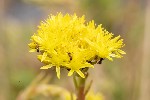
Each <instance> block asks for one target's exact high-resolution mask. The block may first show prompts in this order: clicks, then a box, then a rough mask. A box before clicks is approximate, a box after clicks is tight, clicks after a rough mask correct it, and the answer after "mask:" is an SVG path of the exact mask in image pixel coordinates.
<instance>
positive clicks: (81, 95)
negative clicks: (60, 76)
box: [77, 77, 86, 100]
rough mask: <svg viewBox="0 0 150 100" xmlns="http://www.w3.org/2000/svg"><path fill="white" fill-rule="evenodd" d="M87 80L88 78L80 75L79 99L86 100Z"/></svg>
mask: <svg viewBox="0 0 150 100" xmlns="http://www.w3.org/2000/svg"><path fill="white" fill-rule="evenodd" d="M85 80H86V78H81V77H79V86H78V89H77V100H85V93H84V90H85Z"/></svg>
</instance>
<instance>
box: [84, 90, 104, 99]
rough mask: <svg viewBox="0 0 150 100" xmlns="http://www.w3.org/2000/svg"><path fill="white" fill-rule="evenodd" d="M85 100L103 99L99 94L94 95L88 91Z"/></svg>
mask: <svg viewBox="0 0 150 100" xmlns="http://www.w3.org/2000/svg"><path fill="white" fill-rule="evenodd" d="M85 100H104V97H103V95H102V94H101V93H96V94H95V93H94V92H93V91H89V93H88V94H87V95H86V99H85Z"/></svg>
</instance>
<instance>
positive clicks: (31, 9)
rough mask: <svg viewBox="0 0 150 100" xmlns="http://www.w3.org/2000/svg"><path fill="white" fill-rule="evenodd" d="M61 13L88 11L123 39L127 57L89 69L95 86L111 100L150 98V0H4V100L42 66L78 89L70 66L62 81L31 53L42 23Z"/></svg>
mask: <svg viewBox="0 0 150 100" xmlns="http://www.w3.org/2000/svg"><path fill="white" fill-rule="evenodd" d="M57 12H62V13H63V14H66V13H69V14H73V13H76V14H77V15H78V16H82V15H85V17H86V21H90V20H94V21H95V23H96V24H97V25H98V24H102V25H103V27H105V28H106V29H107V30H108V31H110V32H112V33H114V34H115V36H117V35H121V37H122V38H123V39H124V43H125V44H126V46H125V47H124V48H123V50H124V51H125V52H126V53H127V54H126V55H124V57H123V58H122V59H114V61H113V62H111V61H108V60H104V61H103V63H102V64H101V65H96V66H95V68H94V69H90V76H89V78H88V82H89V81H90V80H93V84H92V87H91V89H93V90H94V91H95V92H100V93H101V94H102V95H103V96H104V97H105V99H106V100H150V43H149V42H150V41H149V40H150V1H149V0H0V100H15V99H16V98H17V97H18V95H20V93H21V91H23V90H24V89H26V88H27V87H28V86H29V84H30V83H31V82H32V81H33V80H34V79H35V78H36V76H38V75H39V73H41V71H42V72H43V73H46V74H49V76H50V77H51V79H50V82H49V84H55V85H58V86H61V87H64V88H66V89H68V90H69V91H73V90H74V88H73V85H72V84H73V83H72V77H68V76H67V73H66V71H65V70H64V71H62V72H61V75H62V76H61V79H60V80H59V79H57V78H56V75H55V74H56V73H55V70H53V69H49V70H40V69H39V68H40V67H41V66H42V63H40V61H38V60H37V58H36V53H29V52H28V50H29V48H28V45H27V44H28V43H29V42H30V37H31V36H32V35H33V33H36V29H37V25H39V23H40V21H41V20H44V19H45V18H47V16H48V14H57ZM88 82H87V83H88ZM18 100H19V99H18ZM37 100H38V99H37ZM40 100H49V99H40Z"/></svg>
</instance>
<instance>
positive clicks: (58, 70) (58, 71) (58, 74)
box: [56, 67, 60, 79]
mask: <svg viewBox="0 0 150 100" xmlns="http://www.w3.org/2000/svg"><path fill="white" fill-rule="evenodd" d="M56 73H57V77H58V78H59V79H60V67H56Z"/></svg>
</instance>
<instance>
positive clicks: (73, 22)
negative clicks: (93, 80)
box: [29, 13, 125, 78]
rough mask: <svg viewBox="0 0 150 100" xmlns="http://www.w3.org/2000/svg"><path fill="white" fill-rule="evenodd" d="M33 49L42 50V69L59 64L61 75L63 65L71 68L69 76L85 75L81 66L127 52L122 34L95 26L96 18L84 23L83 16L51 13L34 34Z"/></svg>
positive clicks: (57, 66)
mask: <svg viewBox="0 0 150 100" xmlns="http://www.w3.org/2000/svg"><path fill="white" fill-rule="evenodd" d="M31 41H32V42H31V43H30V44H29V47H30V49H31V50H30V52H36V51H37V52H39V53H40V54H39V55H38V59H39V60H40V61H41V62H43V63H45V66H43V67H41V69H48V68H51V67H55V68H56V72H57V77H58V78H60V69H61V68H66V69H68V70H69V73H68V76H71V75H72V74H73V73H74V72H76V73H78V74H79V75H80V76H81V77H83V78H84V77H85V76H84V73H83V72H82V68H85V67H94V66H93V61H94V63H96V62H98V61H100V60H101V59H104V58H107V59H109V60H112V57H116V58H121V57H122V55H121V54H125V52H124V51H122V50H121V49H120V48H122V47H123V46H124V44H123V39H120V36H117V37H115V38H113V34H112V33H109V32H108V31H106V30H105V29H104V28H102V25H98V26H97V27H96V26H95V23H94V21H91V22H89V23H87V24H86V23H85V19H84V16H82V17H77V16H76V14H74V15H69V14H66V15H62V14H61V13H58V14H57V15H56V16H54V15H50V16H49V18H48V19H46V20H45V21H44V22H43V21H42V22H41V24H40V26H38V30H37V33H35V34H34V35H33V36H32V37H31Z"/></svg>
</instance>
